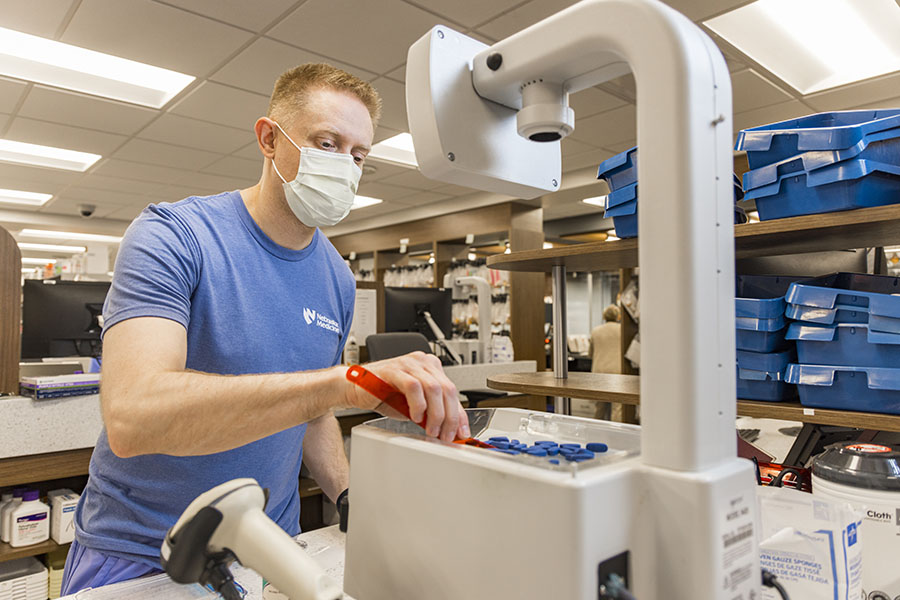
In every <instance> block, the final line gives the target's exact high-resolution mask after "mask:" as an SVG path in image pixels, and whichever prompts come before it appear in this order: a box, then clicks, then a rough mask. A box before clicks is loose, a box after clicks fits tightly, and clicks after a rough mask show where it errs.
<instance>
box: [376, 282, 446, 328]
mask: <svg viewBox="0 0 900 600" xmlns="http://www.w3.org/2000/svg"><path fill="white" fill-rule="evenodd" d="M424 311H428V312H429V313H431V318H432V319H434V322H435V323H436V324H437V326H438V328H439V329H440V330H441V331H442V332H443V334H444V337H446V338H447V339H450V337H451V334H452V333H453V318H452V317H453V292H452V291H451V290H448V289H437V288H399V287H386V288H384V330H385V331H386V332H388V333H390V332H392V331H417V332H419V333H421V334H422V335H424V336H425V337H426V338H428V339H429V340H431V341H434V339H435V336H434V333H433V332H432V331H431V327H429V326H428V323H427V321H426V320H425V317H424V316H423V315H422V313H423V312H424Z"/></svg>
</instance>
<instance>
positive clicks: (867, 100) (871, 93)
mask: <svg viewBox="0 0 900 600" xmlns="http://www.w3.org/2000/svg"><path fill="white" fill-rule="evenodd" d="M898 91H900V73H894V74H892V75H886V76H884V77H878V78H876V79H869V80H868V81H864V82H862V83H853V84H850V85H845V86H843V87H839V88H836V89H833V90H830V91H826V92H820V93H818V94H813V95H811V96H804V97H803V102H805V103H806V104H808V105H809V106H812V107H813V108H814V109H815V110H817V111H830V110H843V109H847V108H850V107H853V106H860V105H863V104H871V103H873V102H878V101H881V100H887V99H889V98H896V97H897V93H898Z"/></svg>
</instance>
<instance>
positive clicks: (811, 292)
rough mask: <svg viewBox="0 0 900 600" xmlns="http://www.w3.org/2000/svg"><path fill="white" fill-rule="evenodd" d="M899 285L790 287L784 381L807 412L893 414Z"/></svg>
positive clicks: (844, 276)
mask: <svg viewBox="0 0 900 600" xmlns="http://www.w3.org/2000/svg"><path fill="white" fill-rule="evenodd" d="M897 293H900V278H895V277H885V276H881V275H862V274H856V273H836V274H834V275H827V276H825V277H819V278H816V279H810V280H807V281H804V282H802V283H794V284H792V285H791V287H790V289H789V290H788V293H787V294H786V296H785V300H786V302H787V308H786V314H787V315H788V316H790V317H791V318H792V319H796V320H797V321H796V322H794V323H791V324H790V326H789V328H788V332H787V335H786V338H787V339H788V340H792V341H795V342H796V345H797V358H798V362H797V363H796V364H791V365H789V366H788V368H787V371H786V375H785V377H786V381H788V382H789V383H793V384H796V385H798V387H799V392H800V402H801V403H802V404H804V405H807V406H814V407H820V408H837V409H843V410H859V411H869V412H880V413H891V414H900V296H894V295H893V294H897Z"/></svg>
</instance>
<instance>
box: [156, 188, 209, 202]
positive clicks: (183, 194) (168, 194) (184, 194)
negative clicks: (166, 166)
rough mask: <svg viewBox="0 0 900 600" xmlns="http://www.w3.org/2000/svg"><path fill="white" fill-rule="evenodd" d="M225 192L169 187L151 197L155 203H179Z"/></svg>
mask: <svg viewBox="0 0 900 600" xmlns="http://www.w3.org/2000/svg"><path fill="white" fill-rule="evenodd" d="M223 191H225V190H221V189H218V188H217V187H215V186H212V187H202V186H199V185H191V184H184V185H169V186H166V189H164V190H162V191H161V192H156V193H154V194H153V195H152V196H148V197H151V198H152V199H153V202H178V201H179V200H184V199H185V198H190V197H191V196H215V195H216V194H221V193H222V192H223Z"/></svg>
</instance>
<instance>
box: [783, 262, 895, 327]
mask: <svg viewBox="0 0 900 600" xmlns="http://www.w3.org/2000/svg"><path fill="white" fill-rule="evenodd" d="M894 294H900V278H898V277H889V276H886V275H865V274H861V273H834V274H831V275H826V276H824V277H817V278H815V279H810V280H807V281H803V282H796V283H792V284H791V286H790V288H789V289H788V292H787V294H786V295H785V301H786V302H787V304H788V306H787V309H786V311H785V312H786V314H787V316H788V317H789V318H791V319H795V320H799V321H804V322H808V323H820V324H824V325H831V324H833V323H867V324H868V325H869V329H870V330H872V331H881V332H886V333H900V296H897V295H894Z"/></svg>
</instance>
